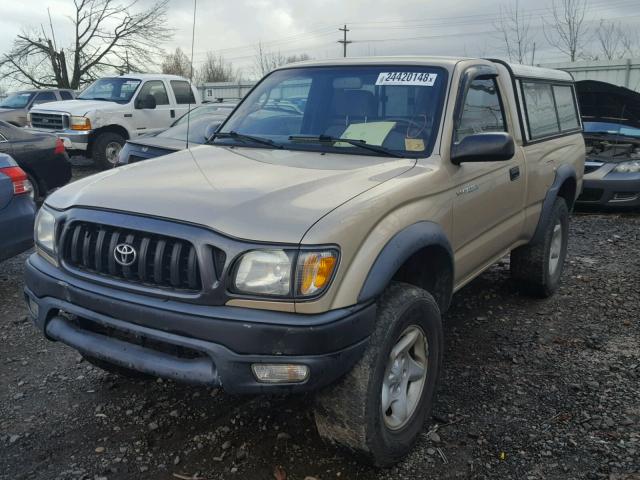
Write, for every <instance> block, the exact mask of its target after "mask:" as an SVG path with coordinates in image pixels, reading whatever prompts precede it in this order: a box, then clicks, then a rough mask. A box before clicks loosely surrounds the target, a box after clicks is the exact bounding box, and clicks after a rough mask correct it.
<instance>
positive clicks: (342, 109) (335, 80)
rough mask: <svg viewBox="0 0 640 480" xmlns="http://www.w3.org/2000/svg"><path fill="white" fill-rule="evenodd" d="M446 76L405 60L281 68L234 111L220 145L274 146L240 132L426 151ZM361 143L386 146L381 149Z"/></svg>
mask: <svg viewBox="0 0 640 480" xmlns="http://www.w3.org/2000/svg"><path fill="white" fill-rule="evenodd" d="M446 76H447V74H446V71H445V70H443V69H441V68H436V67H429V66H406V65H404V66H391V65H387V66H345V67H336V66H331V67H307V68H304V67H303V68H291V69H286V70H278V71H275V72H273V73H272V74H270V75H269V76H268V77H266V78H265V79H264V80H263V81H262V82H261V83H260V84H258V85H257V86H256V88H255V89H254V90H253V91H252V92H251V93H250V94H249V95H248V96H247V98H246V99H245V100H244V101H243V102H242V104H241V105H240V106H239V107H238V109H237V110H236V111H235V112H234V113H233V115H231V117H229V120H228V121H227V122H226V123H225V124H224V125H223V127H222V129H221V134H220V136H219V137H216V139H215V144H224V145H229V144H233V145H244V146H255V147H262V148H269V146H268V145H266V144H265V143H261V144H259V143H258V142H251V140H250V139H248V138H246V137H245V138H241V137H239V136H238V135H237V134H240V135H250V136H253V137H260V138H261V139H267V140H270V141H272V142H274V144H276V145H278V146H283V147H284V148H287V149H290V150H313V151H323V152H325V151H329V152H336V153H350V154H359V155H381V154H382V153H381V152H382V150H383V149H386V150H387V151H388V152H391V153H393V154H394V155H393V156H404V157H407V156H409V157H426V156H428V155H430V153H431V150H432V148H433V142H434V140H435V136H436V132H437V129H438V124H439V120H440V113H441V109H442V103H443V97H444V92H445V85H446ZM225 134H226V135H225ZM231 134H233V135H231ZM338 138H343V139H349V140H350V141H351V142H350V143H347V142H338V141H335V139H338ZM331 139H333V140H331ZM358 142H361V143H362V142H365V143H366V144H367V145H372V146H378V147H382V148H378V149H377V150H378V151H377V152H376V151H374V150H373V149H366V148H363V147H362V146H359V145H357V143H358Z"/></svg>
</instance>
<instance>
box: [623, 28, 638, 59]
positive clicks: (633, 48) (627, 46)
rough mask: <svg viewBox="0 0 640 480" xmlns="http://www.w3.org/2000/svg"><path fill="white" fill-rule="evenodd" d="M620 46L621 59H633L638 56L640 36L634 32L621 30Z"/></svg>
mask: <svg viewBox="0 0 640 480" xmlns="http://www.w3.org/2000/svg"><path fill="white" fill-rule="evenodd" d="M620 32H621V37H620V44H621V47H622V48H621V50H622V52H623V53H622V56H623V57H625V56H626V57H635V56H638V55H640V36H638V32H637V31H635V30H624V29H621V30H620Z"/></svg>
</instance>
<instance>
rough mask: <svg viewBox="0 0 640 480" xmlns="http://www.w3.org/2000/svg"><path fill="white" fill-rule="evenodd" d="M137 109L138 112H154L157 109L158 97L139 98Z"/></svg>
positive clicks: (146, 96)
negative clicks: (143, 110) (144, 110)
mask: <svg viewBox="0 0 640 480" xmlns="http://www.w3.org/2000/svg"><path fill="white" fill-rule="evenodd" d="M135 107H136V109H137V110H142V109H149V110H154V109H155V108H156V97H154V96H153V95H145V96H144V97H143V98H138V99H137V100H136V105H135Z"/></svg>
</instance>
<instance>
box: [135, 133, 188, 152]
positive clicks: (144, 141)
mask: <svg viewBox="0 0 640 480" xmlns="http://www.w3.org/2000/svg"><path fill="white" fill-rule="evenodd" d="M129 144H131V145H132V146H138V145H139V146H141V147H153V148H162V149H166V150H182V149H184V148H186V147H187V142H186V141H184V140H176V139H175V138H166V137H157V136H155V135H149V136H148V137H138V138H136V139H135V140H129Z"/></svg>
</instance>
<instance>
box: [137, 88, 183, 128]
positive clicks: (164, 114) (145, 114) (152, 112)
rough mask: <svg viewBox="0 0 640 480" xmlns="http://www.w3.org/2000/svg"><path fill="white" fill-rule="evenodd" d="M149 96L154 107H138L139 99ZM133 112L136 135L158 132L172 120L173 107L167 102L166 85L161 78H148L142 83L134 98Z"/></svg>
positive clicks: (168, 125) (139, 104) (139, 105)
mask: <svg viewBox="0 0 640 480" xmlns="http://www.w3.org/2000/svg"><path fill="white" fill-rule="evenodd" d="M147 96H151V97H153V98H154V99H155V102H156V108H140V107H141V101H142V100H143V99H144V98H145V97H147ZM134 106H135V110H134V112H133V124H134V126H135V129H136V133H137V134H138V135H147V134H152V133H160V132H161V131H163V130H166V129H167V128H169V127H170V126H171V124H172V123H173V122H174V119H173V118H172V113H173V115H175V112H173V107H172V106H171V104H170V102H169V96H168V95H167V87H166V85H165V83H164V82H163V81H162V80H148V81H146V82H145V83H144V85H142V88H140V91H139V92H138V95H137V97H136V99H135V100H134Z"/></svg>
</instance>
